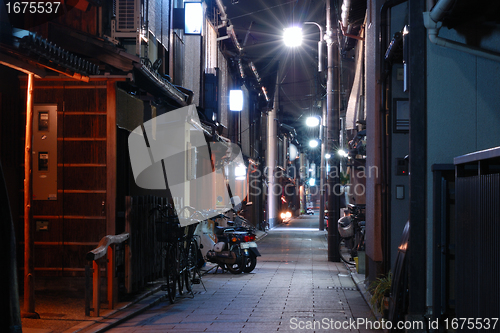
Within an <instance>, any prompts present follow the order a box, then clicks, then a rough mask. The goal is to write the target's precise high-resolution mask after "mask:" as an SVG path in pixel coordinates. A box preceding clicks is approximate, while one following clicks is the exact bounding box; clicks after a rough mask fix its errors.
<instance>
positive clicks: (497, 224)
mask: <svg viewBox="0 0 500 333" xmlns="http://www.w3.org/2000/svg"><path fill="white" fill-rule="evenodd" d="M455 166H456V229H455V230H456V270H455V281H456V308H455V309H456V317H457V318H498V317H500V302H499V300H500V242H499V239H500V148H498V149H490V150H488V151H482V152H477V153H473V154H469V155H464V156H460V157H457V158H455ZM497 329H498V327H497ZM464 331H465V328H464Z"/></svg>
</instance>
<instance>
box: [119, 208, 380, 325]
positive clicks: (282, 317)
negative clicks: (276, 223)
mask: <svg viewBox="0 0 500 333" xmlns="http://www.w3.org/2000/svg"><path fill="white" fill-rule="evenodd" d="M317 225H318V218H317V215H314V216H306V215H303V216H301V217H298V218H295V219H292V220H291V222H290V223H288V224H286V225H281V226H280V227H277V228H274V229H272V230H271V231H269V233H268V235H267V236H266V237H264V238H263V239H262V240H261V241H260V242H259V243H258V246H259V251H260V252H261V254H262V257H259V258H258V263H257V267H256V269H255V270H254V271H253V272H252V273H250V274H241V275H233V274H229V273H224V274H220V271H219V273H216V274H214V273H208V274H205V275H204V276H203V283H204V285H205V287H206V291H205V290H204V289H203V286H202V285H201V284H199V285H195V288H194V298H189V297H186V298H181V299H180V300H178V301H177V302H176V303H175V304H173V305H171V304H170V303H169V302H168V301H164V302H162V303H160V304H159V305H158V306H156V307H153V308H151V309H150V310H148V311H146V312H145V313H143V314H141V315H138V316H136V317H134V318H132V319H130V320H129V321H127V322H125V323H123V324H121V325H119V326H118V327H115V328H113V329H111V330H109V332H150V331H151V332H160V331H161V332H193V333H194V332H234V333H237V332H242V333H243V332H259V333H261V332H328V331H330V332H331V331H335V332H371V330H370V329H367V328H369V327H370V326H369V324H366V325H365V324H364V322H365V321H367V320H374V316H373V314H372V312H371V310H370V308H369V307H368V305H367V304H366V302H365V300H364V299H363V297H362V295H361V293H360V291H358V290H357V288H356V285H355V284H354V282H353V279H352V278H351V276H350V273H349V271H348V270H347V269H346V267H345V266H344V264H343V263H334V262H328V260H327V242H326V232H324V231H318V228H317Z"/></svg>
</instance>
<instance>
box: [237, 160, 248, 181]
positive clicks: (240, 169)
mask: <svg viewBox="0 0 500 333" xmlns="http://www.w3.org/2000/svg"><path fill="white" fill-rule="evenodd" d="M234 176H235V178H236V180H245V179H246V176H247V168H246V167H245V165H243V164H238V165H237V166H236V167H235V168H234Z"/></svg>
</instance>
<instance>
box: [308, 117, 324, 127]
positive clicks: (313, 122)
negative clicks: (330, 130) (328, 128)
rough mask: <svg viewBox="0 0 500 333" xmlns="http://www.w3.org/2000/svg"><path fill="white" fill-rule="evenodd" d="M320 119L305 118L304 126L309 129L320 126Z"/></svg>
mask: <svg viewBox="0 0 500 333" xmlns="http://www.w3.org/2000/svg"><path fill="white" fill-rule="evenodd" d="M320 119H321V117H319V118H318V117H307V118H306V125H307V126H309V127H316V126H318V125H319V124H320Z"/></svg>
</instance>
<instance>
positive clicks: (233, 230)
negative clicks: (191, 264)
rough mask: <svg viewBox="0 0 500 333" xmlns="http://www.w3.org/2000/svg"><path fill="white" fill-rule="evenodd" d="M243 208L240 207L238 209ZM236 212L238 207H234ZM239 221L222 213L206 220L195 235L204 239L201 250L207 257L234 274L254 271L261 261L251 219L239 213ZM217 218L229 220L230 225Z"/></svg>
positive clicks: (237, 216) (201, 239)
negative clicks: (247, 220) (230, 218)
mask: <svg viewBox="0 0 500 333" xmlns="http://www.w3.org/2000/svg"><path fill="white" fill-rule="evenodd" d="M238 208H240V207H237V209H238ZM233 213H235V214H236V210H233ZM234 217H235V218H234V220H236V222H235V221H227V220H229V217H228V216H226V215H224V214H218V215H217V216H215V217H214V218H210V219H207V220H205V221H202V222H201V223H200V224H199V225H198V227H197V228H196V231H195V234H196V235H198V236H199V238H200V249H201V253H202V255H203V257H204V259H205V260H206V261H208V262H211V263H214V264H217V265H218V266H220V267H222V268H223V269H227V270H228V271H229V272H230V273H233V274H240V273H242V272H245V273H250V272H251V271H253V269H254V268H255V266H256V264H257V257H259V256H260V253H259V251H258V249H257V243H256V242H255V232H254V231H253V230H252V228H250V227H249V224H248V222H246V220H245V219H244V218H242V217H241V216H239V215H237V214H236V215H235V216H234ZM217 220H225V221H227V222H226V224H227V227H222V226H219V222H218V221H217Z"/></svg>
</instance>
